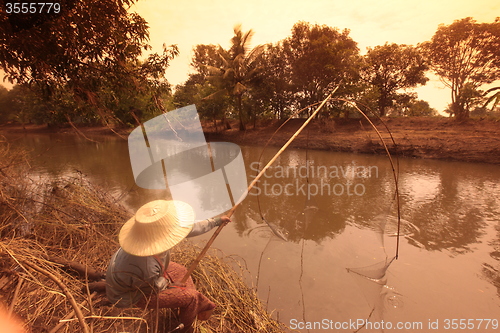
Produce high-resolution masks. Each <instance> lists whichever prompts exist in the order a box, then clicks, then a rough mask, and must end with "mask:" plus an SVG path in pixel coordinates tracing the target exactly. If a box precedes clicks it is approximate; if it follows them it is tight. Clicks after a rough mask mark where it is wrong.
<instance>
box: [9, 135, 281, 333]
mask: <svg viewBox="0 0 500 333" xmlns="http://www.w3.org/2000/svg"><path fill="white" fill-rule="evenodd" d="M129 217H130V213H128V212H127V211H126V210H125V209H124V208H123V207H121V206H120V205H119V204H118V203H117V202H116V201H115V199H114V198H112V197H111V196H109V195H108V194H107V192H106V191H105V190H103V189H100V188H98V187H96V186H95V185H93V184H92V183H91V182H89V181H88V180H87V179H86V178H85V177H84V176H82V175H81V174H75V175H72V176H68V177H64V178H60V179H57V180H51V181H50V182H44V181H43V180H41V179H39V178H37V177H36V176H34V175H33V174H32V173H30V167H29V164H28V163H27V159H26V155H25V154H24V153H23V152H21V151H12V149H11V148H10V146H9V145H8V144H7V143H6V142H5V140H2V139H1V138H0V237H1V238H0V303H3V304H4V305H5V307H6V308H7V310H8V311H12V312H13V313H16V314H17V315H18V316H19V317H21V318H22V320H23V321H24V323H25V326H26V328H27V330H28V331H29V332H50V333H54V332H56V331H57V332H72V333H73V332H94V333H97V332H168V331H169V330H170V329H171V328H172V327H173V326H175V325H176V324H177V321H176V318H175V313H174V312H175V311H171V310H152V311H145V310H141V309H117V308H114V307H113V306H109V305H106V304H105V297H104V296H102V295H99V294H97V295H96V294H92V295H91V294H90V292H88V290H87V288H86V286H87V282H86V279H85V278H84V277H83V278H82V277H78V276H76V275H72V274H70V273H68V272H67V271H66V270H64V269H63V267H62V266H61V265H59V264H56V263H54V262H52V261H50V260H49V258H50V257H53V256H56V257H62V258H65V259H67V260H70V261H76V262H80V263H82V264H84V265H87V266H89V267H93V268H95V269H98V270H102V271H105V269H106V267H107V263H108V260H109V258H110V257H111V255H112V254H113V252H114V251H116V249H117V248H118V244H117V242H116V239H117V232H118V230H119V228H120V226H121V225H122V223H123V221H125V220H126V219H127V218H129ZM197 253H199V249H198V248H196V247H194V246H193V245H190V244H189V243H182V244H180V245H179V246H177V247H176V250H175V252H174V253H173V259H174V260H175V261H176V262H179V263H181V264H185V265H187V264H188V263H189V262H190V261H191V260H193V258H195V256H196V254H197ZM244 273H245V270H244V269H243V268H242V267H241V266H240V261H238V260H236V259H234V258H228V257H225V256H223V255H222V254H221V253H218V252H217V251H216V250H213V251H211V252H209V255H207V256H206V257H205V258H204V259H203V260H202V262H201V263H200V265H199V267H198V268H197V270H196V271H195V272H194V273H193V279H194V280H195V283H196V285H197V286H198V288H199V290H200V291H201V292H203V293H204V294H205V295H207V296H208V297H209V298H210V299H212V300H213V301H214V302H215V303H216V304H217V305H218V307H217V308H216V311H215V312H214V315H213V316H212V317H211V318H210V320H208V321H206V322H197V323H196V324H195V327H196V331H197V332H283V331H284V330H285V329H286V328H285V327H284V326H283V325H282V324H280V323H278V322H276V321H275V320H273V319H272V318H271V316H270V314H268V313H267V312H266V310H265V309H264V307H263V305H262V303H261V302H260V300H259V299H258V298H257V296H256V294H255V292H254V291H253V290H252V289H250V288H248V287H247V286H246V284H245V282H244V280H243V274H244ZM0 305H1V304H0ZM157 317H158V319H157ZM61 320H62V322H61ZM172 325H173V326H172Z"/></svg>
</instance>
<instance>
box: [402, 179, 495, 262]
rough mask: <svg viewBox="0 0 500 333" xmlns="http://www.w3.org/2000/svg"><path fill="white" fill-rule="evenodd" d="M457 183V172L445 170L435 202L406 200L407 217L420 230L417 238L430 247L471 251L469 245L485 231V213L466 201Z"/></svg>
mask: <svg viewBox="0 0 500 333" xmlns="http://www.w3.org/2000/svg"><path fill="white" fill-rule="evenodd" d="M458 183H459V179H458V178H457V177H456V175H454V174H450V173H444V172H443V173H441V174H440V186H439V192H438V193H437V194H436V196H435V198H434V199H433V200H432V201H428V202H425V203H423V204H420V205H412V204H411V202H410V203H403V206H404V207H405V206H406V207H408V208H409V209H408V212H407V213H406V214H405V216H407V218H408V219H409V220H410V221H412V222H413V223H414V224H415V225H416V226H417V227H418V228H419V229H420V231H421V232H420V233H419V234H418V235H416V236H415V238H414V239H415V240H416V241H417V242H418V244H422V245H423V246H424V247H425V248H426V249H427V250H441V249H450V250H452V251H453V252H455V253H464V252H469V251H471V249H470V244H473V243H477V242H478V239H479V237H480V236H481V235H482V234H483V231H482V230H483V228H484V227H485V223H484V221H483V218H482V215H483V213H482V212H481V211H480V209H479V208H478V207H476V206H475V205H474V204H473V203H471V202H468V201H467V200H466V198H465V197H464V195H463V193H461V192H460V191H459V190H458V185H459V184H458ZM403 200H404V199H403Z"/></svg>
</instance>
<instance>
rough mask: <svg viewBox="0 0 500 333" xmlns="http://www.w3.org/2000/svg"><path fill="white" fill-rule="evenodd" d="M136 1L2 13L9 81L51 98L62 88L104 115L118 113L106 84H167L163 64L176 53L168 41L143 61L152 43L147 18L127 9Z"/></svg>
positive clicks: (1, 52) (1, 45) (74, 1)
mask: <svg viewBox="0 0 500 333" xmlns="http://www.w3.org/2000/svg"><path fill="white" fill-rule="evenodd" d="M134 2H135V0H89V1H84V0H61V1H59V3H60V8H61V9H60V12H59V13H55V12H51V13H47V12H45V13H36V14H29V13H28V14H23V13H18V14H15V13H8V14H6V15H2V16H1V17H0V67H1V68H2V69H3V70H4V71H5V72H6V77H7V79H8V80H9V81H11V82H13V83H17V84H21V85H28V86H30V87H34V86H36V88H35V89H36V90H38V91H39V92H40V93H41V94H42V95H43V96H44V97H45V98H46V99H47V100H49V99H54V98H57V95H58V94H59V93H58V92H57V90H64V91H66V92H68V93H70V94H72V95H73V96H74V98H75V99H76V100H80V101H82V103H85V104H88V105H91V106H92V108H93V109H94V110H95V112H97V114H98V117H99V118H100V121H102V122H105V123H106V122H108V121H110V120H111V119H113V118H115V119H116V115H115V114H113V112H110V110H108V106H109V103H108V105H106V102H105V99H106V98H105V97H104V96H103V93H105V90H107V93H108V95H109V94H111V95H114V96H112V98H116V96H117V95H121V94H123V90H124V89H126V90H127V91H128V94H130V90H132V91H138V90H140V88H141V87H144V86H150V87H154V88H158V87H160V86H164V85H165V84H164V83H162V82H161V81H162V80H163V74H164V72H165V69H166V67H167V66H168V63H169V61H170V60H171V59H172V58H173V57H174V56H175V55H177V53H178V51H177V48H176V47H175V46H171V47H164V52H163V54H161V55H159V54H151V55H150V56H149V57H147V59H146V60H145V61H139V57H140V56H141V55H142V53H143V51H146V50H149V49H150V46H149V45H148V44H147V41H148V38H149V33H148V25H147V22H146V21H145V20H144V19H143V18H142V17H141V16H139V15H138V14H136V13H130V12H128V9H129V7H130V6H131V5H132V4H133V3H134ZM3 7H4V6H3ZM153 81H156V82H153ZM146 83H147V84H146ZM108 97H109V96H108Z"/></svg>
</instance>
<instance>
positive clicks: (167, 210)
mask: <svg viewBox="0 0 500 333" xmlns="http://www.w3.org/2000/svg"><path fill="white" fill-rule="evenodd" d="M228 222H230V219H229V218H228V217H227V216H222V217H220V218H215V219H212V218H211V219H208V220H204V221H200V222H197V223H194V211H193V208H192V207H191V206H190V205H189V204H187V203H185V202H182V201H178V200H169V201H167V200H156V201H152V202H149V203H147V204H145V205H144V206H142V207H141V208H139V210H138V211H137V212H136V214H135V216H134V217H132V218H131V219H130V220H128V221H127V222H126V223H125V224H124V225H123V226H122V228H121V230H120V234H119V242H120V246H121V247H120V249H118V251H117V252H116V253H115V254H114V255H113V257H112V258H111V261H110V263H109V266H108V270H107V273H106V285H107V286H106V294H107V297H108V299H109V301H110V302H112V303H113V304H115V306H117V307H133V306H137V307H140V308H150V309H151V308H156V307H157V306H158V307H159V308H180V320H181V323H182V324H183V325H184V331H185V332H190V331H191V330H192V327H191V324H192V323H193V321H194V320H195V318H196V317H198V319H199V320H207V319H208V318H209V317H210V316H211V314H212V312H213V310H214V308H215V304H214V303H213V302H212V301H210V300H209V299H208V298H207V297H205V296H204V295H203V294H201V293H200V292H198V291H197V290H196V288H195V286H194V283H193V280H192V279H191V277H189V279H188V280H187V281H186V283H185V284H183V283H180V281H181V279H182V278H183V277H184V275H185V274H186V272H187V269H186V268H185V267H184V266H182V265H179V264H177V263H175V262H171V261H170V249H171V248H172V247H174V246H175V245H176V244H178V243H179V242H180V241H181V240H183V239H184V238H185V237H192V236H197V235H201V234H203V233H205V232H208V231H210V230H211V229H213V228H214V227H216V226H219V225H221V224H222V223H228Z"/></svg>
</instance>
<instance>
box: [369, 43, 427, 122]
mask: <svg viewBox="0 0 500 333" xmlns="http://www.w3.org/2000/svg"><path fill="white" fill-rule="evenodd" d="M427 69H428V68H427V65H426V64H425V62H424V59H423V57H422V55H421V54H420V52H419V50H418V49H416V48H414V47H412V46H408V45H398V44H388V43H386V44H385V45H382V46H376V47H374V48H369V49H368V53H367V54H366V56H365V58H364V64H363V68H362V72H361V73H362V77H363V79H364V80H365V81H366V82H368V83H369V84H371V85H372V86H374V88H375V89H376V91H377V92H378V97H377V100H378V102H377V104H378V111H379V115H380V116H381V117H383V116H385V115H386V109H387V107H390V106H391V105H393V102H394V101H395V100H396V99H397V98H398V95H400V94H399V93H398V90H400V89H406V88H413V87H416V86H417V85H419V84H425V83H426V82H427V81H428V79H427V78H426V77H425V71H426V70H427ZM402 97H403V96H402Z"/></svg>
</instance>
